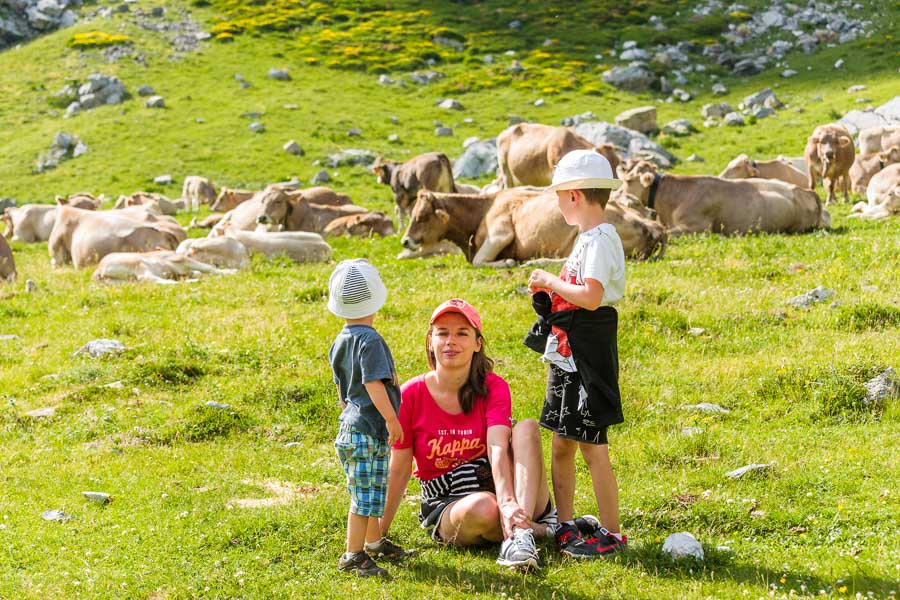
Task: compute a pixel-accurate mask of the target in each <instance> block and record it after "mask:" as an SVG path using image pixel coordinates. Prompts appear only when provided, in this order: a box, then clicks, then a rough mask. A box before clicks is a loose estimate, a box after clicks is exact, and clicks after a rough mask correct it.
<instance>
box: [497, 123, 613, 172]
mask: <svg viewBox="0 0 900 600" xmlns="http://www.w3.org/2000/svg"><path fill="white" fill-rule="evenodd" d="M591 148H594V149H595V150H597V152H599V153H600V154H602V155H603V156H605V157H606V158H607V160H609V164H610V166H612V168H613V170H615V168H616V167H617V166H618V164H619V156H618V155H617V154H616V150H615V146H613V145H612V144H603V145H602V146H594V144H592V143H591V142H589V141H588V140H586V139H584V138H583V137H581V136H580V135H578V134H576V133H574V132H573V131H572V130H570V129H567V128H566V127H554V126H551V125H541V124H539V123H519V124H517V125H513V126H511V127H508V128H507V129H505V130H504V131H503V132H502V133H501V134H500V135H498V136H497V162H498V172H499V173H501V175H502V177H503V185H504V187H507V188H511V187H514V186H519V185H536V186H542V187H543V186H547V185H550V180H551V179H552V178H553V169H555V168H556V163H558V162H559V159H560V158H562V157H563V156H565V155H566V154H568V153H569V152H571V151H572V150H590V149H591Z"/></svg>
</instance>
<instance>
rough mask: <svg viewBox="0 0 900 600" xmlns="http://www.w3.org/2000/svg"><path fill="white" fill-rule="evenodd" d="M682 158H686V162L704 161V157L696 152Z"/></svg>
mask: <svg viewBox="0 0 900 600" xmlns="http://www.w3.org/2000/svg"><path fill="white" fill-rule="evenodd" d="M684 160H686V161H687V162H702V163H705V162H706V159H704V158H703V157H701V156H698V155H697V154H691V155H690V156H688V157H687V158H686V159H684Z"/></svg>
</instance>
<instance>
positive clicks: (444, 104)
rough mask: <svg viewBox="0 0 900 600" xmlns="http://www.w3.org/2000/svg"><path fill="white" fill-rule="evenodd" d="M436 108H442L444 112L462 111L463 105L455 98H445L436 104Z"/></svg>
mask: <svg viewBox="0 0 900 600" xmlns="http://www.w3.org/2000/svg"><path fill="white" fill-rule="evenodd" d="M438 108H443V109H444V110H463V105H462V103H461V102H460V101H459V100H457V99H455V98H447V99H445V100H441V101H440V102H439V103H438Z"/></svg>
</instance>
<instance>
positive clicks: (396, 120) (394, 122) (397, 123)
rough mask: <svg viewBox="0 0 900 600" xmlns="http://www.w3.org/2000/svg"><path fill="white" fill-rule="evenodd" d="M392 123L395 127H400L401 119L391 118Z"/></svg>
mask: <svg viewBox="0 0 900 600" xmlns="http://www.w3.org/2000/svg"><path fill="white" fill-rule="evenodd" d="M391 123H393V124H394V125H399V124H400V118H399V117H397V116H393V117H391Z"/></svg>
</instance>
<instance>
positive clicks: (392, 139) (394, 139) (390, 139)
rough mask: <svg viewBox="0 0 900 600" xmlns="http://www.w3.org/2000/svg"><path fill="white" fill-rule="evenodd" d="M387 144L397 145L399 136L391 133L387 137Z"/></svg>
mask: <svg viewBox="0 0 900 600" xmlns="http://www.w3.org/2000/svg"><path fill="white" fill-rule="evenodd" d="M388 143H389V144H399V143H400V136H399V135H397V134H396V133H392V134H391V135H389V136H388Z"/></svg>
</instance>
